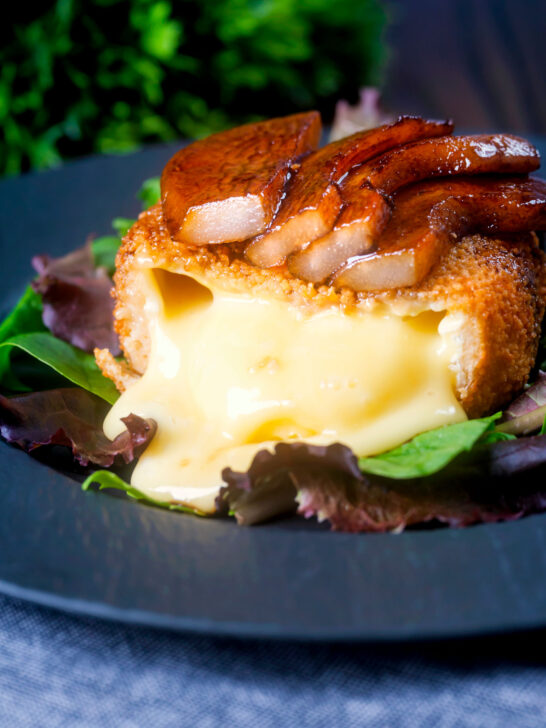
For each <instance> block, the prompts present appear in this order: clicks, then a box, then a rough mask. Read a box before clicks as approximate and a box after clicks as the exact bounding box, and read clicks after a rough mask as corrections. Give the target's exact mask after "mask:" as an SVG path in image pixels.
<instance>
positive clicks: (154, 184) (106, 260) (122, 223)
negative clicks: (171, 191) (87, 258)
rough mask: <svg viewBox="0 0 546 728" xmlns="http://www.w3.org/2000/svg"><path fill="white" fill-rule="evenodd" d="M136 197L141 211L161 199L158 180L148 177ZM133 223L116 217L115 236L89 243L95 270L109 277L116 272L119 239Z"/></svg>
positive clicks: (114, 222)
mask: <svg viewBox="0 0 546 728" xmlns="http://www.w3.org/2000/svg"><path fill="white" fill-rule="evenodd" d="M137 197H138V199H139V200H141V201H142V209H143V210H147V209H148V208H149V207H151V206H152V205H155V203H156V202H159V200H160V198H161V189H160V178H159V177H150V178H149V179H146V180H144V182H143V183H142V185H141V187H140V189H139V191H138V193H137ZM134 222H135V221H134V220H133V219H131V218H126V217H116V218H115V219H114V220H113V221H112V227H113V228H114V230H115V231H116V233H117V235H103V236H102V237H100V238H96V240H93V242H92V243H91V250H92V251H93V258H94V260H95V265H96V266H97V268H99V267H103V268H106V270H107V271H108V274H109V275H110V276H112V275H114V273H115V270H116V254H117V252H118V250H119V246H120V244H121V238H122V237H123V236H124V235H126V234H127V232H128V230H129V228H130V227H131V225H132V224H133V223H134Z"/></svg>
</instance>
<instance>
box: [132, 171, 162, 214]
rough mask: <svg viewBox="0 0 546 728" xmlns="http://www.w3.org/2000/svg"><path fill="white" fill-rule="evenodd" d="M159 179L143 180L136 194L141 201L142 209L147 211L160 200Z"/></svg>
mask: <svg viewBox="0 0 546 728" xmlns="http://www.w3.org/2000/svg"><path fill="white" fill-rule="evenodd" d="M160 181H161V180H160V178H159V177H150V178H149V179H147V180H144V182H143V183H142V186H141V188H140V190H139V192H138V195H137V196H138V198H139V200H142V209H143V210H147V209H148V208H149V207H151V206H152V205H155V204H156V202H159V200H160V199H161V186H160Z"/></svg>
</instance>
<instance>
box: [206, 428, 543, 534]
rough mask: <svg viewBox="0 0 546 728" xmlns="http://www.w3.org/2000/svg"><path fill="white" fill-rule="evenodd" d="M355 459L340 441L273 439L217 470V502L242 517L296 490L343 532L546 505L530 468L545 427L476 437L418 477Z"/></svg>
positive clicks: (274, 511) (253, 517) (503, 514)
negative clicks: (245, 466)
mask: <svg viewBox="0 0 546 728" xmlns="http://www.w3.org/2000/svg"><path fill="white" fill-rule="evenodd" d="M356 463H357V460H356V458H355V456H354V454H353V453H352V452H351V451H350V450H349V448H347V447H345V446H343V445H340V444H335V445H330V446H329V447H324V448H319V447H314V446H310V445H305V444H303V443H292V444H289V443H284V444H280V445H278V446H277V447H276V448H275V452H274V453H270V452H268V451H266V450H262V451H260V452H259V453H258V454H257V455H256V457H255V458H254V460H253V462H252V464H251V466H250V468H249V470H248V471H247V472H246V473H235V472H233V471H232V470H230V469H229V468H228V469H226V470H224V472H223V473H222V477H223V479H224V481H225V482H226V483H227V486H226V487H224V488H223V489H222V490H221V493H220V496H219V500H218V506H219V509H220V510H221V509H222V508H224V509H225V508H226V507H227V508H228V509H229V511H230V512H231V513H233V514H234V515H235V516H236V517H237V520H238V522H239V523H241V524H245V525H250V524H252V523H258V522H260V521H263V520H266V519H267V518H270V517H272V516H274V515H278V514H280V513H285V512H289V511H290V510H293V509H294V506H293V503H292V502H291V501H290V498H296V501H297V504H298V513H300V514H301V515H303V516H305V517H307V518H310V517H312V516H315V517H317V518H318V520H319V521H324V520H328V521H329V522H330V524H331V525H332V528H333V529H334V530H340V531H349V532H359V531H376V532H381V531H400V530H402V529H404V528H405V527H407V526H411V525H416V524H420V523H426V522H429V521H439V522H442V523H446V524H449V525H450V526H467V525H470V524H473V523H479V522H494V521H501V520H512V519H515V518H519V517H520V516H522V515H526V514H528V513H534V512H539V511H542V510H544V509H546V481H545V480H544V468H542V469H540V468H537V466H540V465H546V435H541V436H537V437H534V438H521V439H519V440H505V441H498V442H493V443H488V444H482V445H478V446H477V447H476V448H475V450H473V451H471V452H470V453H463V454H461V455H459V456H457V457H456V458H455V459H454V460H453V461H452V463H451V464H450V465H449V466H448V467H447V468H445V469H444V470H442V471H440V472H438V473H435V474H434V475H430V476H427V477H424V478H413V479H394V478H382V477H379V476H377V475H369V474H366V475H364V474H363V473H361V472H360V471H359V470H358V468H357V467H356ZM523 472H525V473H526V475H525V477H524V478H521V477H514V476H517V475H518V474H519V473H523ZM262 497H264V501H263V503H262Z"/></svg>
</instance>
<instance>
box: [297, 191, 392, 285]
mask: <svg viewBox="0 0 546 728" xmlns="http://www.w3.org/2000/svg"><path fill="white" fill-rule="evenodd" d="M346 194H347V195H348V198H350V199H353V202H352V203H350V205H349V206H348V207H346V208H344V209H343V210H342V211H341V213H340V215H339V217H338V219H337V220H336V223H335V225H334V227H333V228H332V230H331V231H330V232H329V233H326V235H323V236H322V237H321V238H318V240H315V241H313V242H312V243H310V244H309V245H308V246H307V247H306V248H304V249H303V250H298V251H297V252H295V253H292V255H291V256H290V257H289V258H288V269H289V271H290V272H291V273H292V275H295V276H296V277H297V278H303V280H306V281H312V282H313V283H322V281H324V280H325V279H326V278H328V277H329V276H330V275H332V273H334V272H335V271H336V270H337V269H338V268H339V267H340V266H342V265H343V263H345V261H346V260H347V259H348V258H350V257H352V256H354V255H359V254H360V253H365V252H366V251H368V250H371V249H372V248H373V246H374V245H375V242H376V240H377V236H378V235H379V233H380V232H381V230H382V229H383V227H384V226H385V225H386V224H387V222H388V220H389V218H390V215H391V208H390V206H389V204H388V202H387V201H386V200H385V198H384V197H383V196H382V195H380V194H379V192H377V191H376V190H373V189H371V188H370V187H365V188H362V187H361V182H360V180H359V181H358V187H357V189H356V190H354V191H353V190H351V189H350V185H348V186H344V187H343V196H344V197H345V195H346Z"/></svg>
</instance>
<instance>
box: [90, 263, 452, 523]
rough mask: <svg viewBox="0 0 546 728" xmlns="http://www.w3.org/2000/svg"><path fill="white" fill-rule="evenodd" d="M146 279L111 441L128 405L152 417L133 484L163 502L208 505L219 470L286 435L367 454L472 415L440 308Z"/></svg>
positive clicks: (159, 276)
mask: <svg viewBox="0 0 546 728" xmlns="http://www.w3.org/2000/svg"><path fill="white" fill-rule="evenodd" d="M142 285H143V286H145V288H146V306H145V311H144V315H145V316H146V317H147V319H148V321H149V326H150V336H151V351H150V358H149V363H148V367H147V369H146V372H145V373H144V375H143V376H142V377H141V378H140V379H139V380H138V381H137V382H136V383H135V384H133V385H132V386H131V387H130V388H129V389H127V391H125V392H124V393H123V394H122V395H121V397H120V398H119V400H118V401H117V402H116V404H115V405H114V406H113V408H112V410H111V411H110V413H109V415H108V417H107V419H106V422H105V427H104V429H105V432H106V434H107V435H108V436H109V437H111V438H113V437H115V436H116V435H117V434H119V433H120V432H121V431H122V430H123V429H124V425H123V424H122V422H121V421H120V418H121V417H124V416H126V415H128V414H129V413H131V412H133V413H136V414H138V415H141V416H142V417H152V418H154V419H155V420H156V422H157V424H158V429H157V434H156V436H155V437H154V439H153V441H152V442H151V444H150V445H149V446H148V448H147V449H146V451H145V452H144V453H143V455H142V456H141V457H140V459H139V461H138V464H137V466H136V468H135V470H134V473H133V476H132V484H133V485H134V486H135V487H137V488H139V489H140V490H142V491H144V492H145V493H147V494H149V495H151V496H153V497H154V498H156V499H158V500H173V501H177V502H181V503H186V504H189V505H192V506H194V507H197V508H199V509H201V510H202V511H205V512H210V511H212V510H213V509H214V499H215V497H216V495H217V493H218V489H219V487H220V485H221V483H222V481H221V476H220V474H221V471H222V469H223V468H224V467H226V466H230V467H232V468H233V469H235V470H242V469H246V468H247V467H248V465H249V464H250V462H251V460H252V458H253V456H254V455H255V453H256V452H257V451H258V450H260V449H262V448H264V447H271V446H273V445H274V443H275V442H276V441H279V440H305V441H306V442H310V443H316V444H329V443H332V442H342V443H345V444H346V445H349V446H350V447H351V448H352V449H353V450H354V451H355V452H356V453H357V454H359V455H369V454H373V453H378V452H381V451H383V450H386V449H389V448H391V447H394V446H395V445H398V444H399V443H401V442H403V441H405V440H407V439H409V438H411V437H412V436H413V435H415V434H417V433H419V432H422V431H424V430H427V429H431V428H434V427H438V426H440V425H444V424H449V423H453V422H459V421H462V420H464V419H465V417H466V416H465V414H464V411H463V409H462V408H461V406H460V404H459V403H458V402H457V399H456V397H455V395H454V391H453V390H454V375H453V372H452V371H451V369H450V366H449V364H450V351H449V348H450V347H449V345H448V343H447V341H448V339H447V337H442V336H440V334H439V332H438V326H439V324H440V321H441V319H442V316H443V314H441V313H432V312H427V313H423V314H420V315H419V316H413V317H409V316H407V317H402V316H397V315H394V314H392V313H385V312H382V313H359V312H357V313H350V314H347V313H342V312H340V311H339V310H337V309H336V310H333V309H332V310H328V311H322V312H319V313H314V314H304V313H302V312H301V311H300V310H297V309H296V308H294V307H291V306H290V305H288V304H287V303H286V302H279V301H274V300H260V299H256V298H253V297H252V296H250V295H241V294H233V293H226V292H222V291H221V290H213V291H211V290H210V289H209V288H207V287H205V286H204V285H202V284H201V283H199V282H197V281H195V280H193V279H192V278H189V277H188V276H179V275H176V274H172V273H167V272H165V271H162V270H153V271H152V270H150V271H147V272H144V273H143V282H142Z"/></svg>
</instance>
